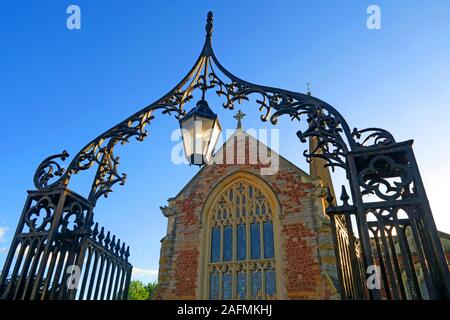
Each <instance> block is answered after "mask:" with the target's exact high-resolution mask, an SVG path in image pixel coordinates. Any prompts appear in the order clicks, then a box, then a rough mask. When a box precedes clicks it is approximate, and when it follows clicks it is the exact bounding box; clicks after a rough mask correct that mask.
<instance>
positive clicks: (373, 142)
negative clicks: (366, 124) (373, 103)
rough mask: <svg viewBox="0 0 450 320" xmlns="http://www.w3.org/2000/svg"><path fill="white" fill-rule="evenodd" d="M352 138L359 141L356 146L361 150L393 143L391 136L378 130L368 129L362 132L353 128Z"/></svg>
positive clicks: (382, 130)
mask: <svg viewBox="0 0 450 320" xmlns="http://www.w3.org/2000/svg"><path fill="white" fill-rule="evenodd" d="M352 136H353V137H354V138H355V139H356V140H361V142H359V141H356V144H357V145H358V146H359V147H361V148H364V147H371V146H379V145H389V144H393V143H395V139H394V137H393V136H392V134H391V133H390V132H388V131H386V130H384V129H380V128H368V129H363V130H358V129H357V128H354V129H353V132H352Z"/></svg>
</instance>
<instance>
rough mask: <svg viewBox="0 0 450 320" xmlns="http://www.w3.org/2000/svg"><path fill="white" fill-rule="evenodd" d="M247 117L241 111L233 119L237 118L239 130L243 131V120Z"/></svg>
mask: <svg viewBox="0 0 450 320" xmlns="http://www.w3.org/2000/svg"><path fill="white" fill-rule="evenodd" d="M245 116H246V114H245V113H243V112H242V111H241V110H238V112H237V113H236V115H235V116H234V117H233V118H235V119H236V120H237V121H238V122H237V127H236V129H237V130H240V129H242V122H241V120H242V119H244V117H245Z"/></svg>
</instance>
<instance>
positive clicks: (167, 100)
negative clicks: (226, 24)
mask: <svg viewBox="0 0 450 320" xmlns="http://www.w3.org/2000/svg"><path fill="white" fill-rule="evenodd" d="M212 31H213V17H212V14H211V13H209V14H208V18H207V24H206V41H205V44H204V46H203V49H202V51H201V53H200V56H199V58H198V59H197V61H196V63H195V64H194V66H193V67H192V69H191V70H190V71H189V73H188V74H187V75H186V76H185V77H184V78H183V79H182V81H180V82H179V83H178V84H177V85H176V86H175V87H174V88H173V89H172V90H171V91H170V92H169V93H167V94H166V95H165V96H164V97H162V98H161V99H159V100H157V101H156V102H155V103H153V104H151V105H149V106H147V107H145V108H143V109H142V110H140V111H139V112H137V113H136V114H134V115H132V116H131V117H129V118H128V119H126V120H125V121H123V122H121V123H119V124H118V125H116V126H115V127H113V128H111V129H110V130H108V131H106V132H105V133H103V134H102V135H100V136H99V137H97V138H96V139H94V140H93V141H91V142H90V143H89V144H87V145H86V146H85V147H84V148H83V149H82V150H81V151H80V152H79V153H78V154H77V155H76V156H75V157H74V158H73V160H72V162H71V163H70V164H69V165H68V167H67V169H64V168H63V167H62V166H60V165H59V164H58V163H57V162H56V161H55V159H60V160H62V161H64V160H65V159H66V158H67V157H68V153H67V152H63V153H61V154H59V155H55V156H52V157H49V158H47V159H45V160H44V161H43V162H42V163H41V164H40V165H39V167H38V169H37V170H36V173H35V177H34V184H35V186H36V188H38V189H39V190H43V189H50V188H54V187H58V186H66V185H67V184H68V183H69V180H70V177H71V176H72V175H73V174H76V173H78V172H80V171H83V170H87V169H89V168H91V167H92V166H94V165H97V173H96V175H95V179H94V182H93V184H92V187H91V192H90V195H89V200H90V201H91V202H92V203H94V204H95V202H96V201H97V199H98V198H99V197H101V196H105V197H107V196H108V194H109V193H110V192H111V191H112V188H113V186H114V185H115V184H117V183H119V184H121V185H123V184H124V183H125V180H126V174H124V173H119V172H118V165H119V157H118V156H115V155H114V147H115V145H116V144H117V143H121V144H125V143H127V142H128V141H129V139H130V138H131V137H135V138H136V140H138V141H142V140H144V139H145V137H146V136H147V131H146V129H145V128H146V126H147V125H148V124H149V123H150V122H151V120H153V119H154V116H153V113H154V111H156V110H161V111H162V113H163V114H169V115H171V114H175V116H176V117H177V118H180V117H181V116H182V115H184V114H185V112H184V105H185V104H186V103H188V102H189V101H190V100H191V99H192V97H193V92H194V90H197V89H198V90H200V91H201V92H202V95H203V97H204V96H205V93H206V92H207V91H209V90H214V91H215V93H216V94H217V95H218V96H220V97H224V98H225V101H224V103H223V106H224V107H225V108H227V109H233V108H234V105H235V103H241V102H243V101H249V100H250V98H251V97H252V96H255V103H256V104H257V105H258V106H259V110H260V112H261V120H262V121H270V122H271V123H272V124H276V123H277V122H278V118H279V117H280V116H283V115H288V116H289V117H290V118H291V120H300V119H301V118H302V117H304V118H306V120H307V124H308V129H307V130H305V131H304V132H302V131H298V133H297V135H298V137H299V138H300V140H301V141H302V142H305V141H306V139H307V138H310V137H315V138H316V139H317V142H318V143H317V146H316V147H315V149H314V150H311V151H309V152H307V151H305V152H304V155H305V157H306V159H307V161H311V160H312V159H313V158H321V159H324V160H325V161H326V166H328V167H331V168H332V169H333V170H334V168H335V167H341V168H344V169H346V155H347V153H348V152H349V151H351V150H357V149H360V148H365V147H367V146H370V145H371V143H374V144H375V145H377V144H380V143H382V144H389V143H393V142H394V138H393V137H392V135H391V134H390V133H388V132H387V131H385V130H382V129H372V128H369V129H364V130H359V131H358V130H356V129H355V130H354V131H353V132H351V130H350V128H349V126H348V125H347V123H346V121H345V120H344V118H343V117H342V116H341V115H340V113H339V112H338V111H337V110H336V109H334V108H333V107H332V106H330V105H329V104H327V103H326V102H324V101H321V100H319V99H317V98H315V97H312V96H311V95H309V94H302V93H297V92H291V91H287V90H282V89H277V88H272V87H266V86H261V85H256V84H253V83H250V82H247V81H244V80H242V79H240V78H238V77H236V76H235V75H233V74H232V73H230V72H229V71H228V70H227V69H225V68H224V67H223V66H222V65H221V64H220V62H219V61H218V59H217V57H216V56H215V54H214V51H213V49H212V45H211V38H212ZM219 73H220V74H219ZM366 134H367V137H366V138H364V139H363V140H362V142H358V141H356V140H359V139H360V138H361V136H362V135H366ZM372 141H373V142H372Z"/></svg>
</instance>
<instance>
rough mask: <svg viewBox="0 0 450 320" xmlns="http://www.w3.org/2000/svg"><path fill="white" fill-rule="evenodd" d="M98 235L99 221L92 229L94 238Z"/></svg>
mask: <svg viewBox="0 0 450 320" xmlns="http://www.w3.org/2000/svg"><path fill="white" fill-rule="evenodd" d="M97 236H98V222H97V223H96V224H95V227H94V230H93V231H92V238H94V239H96V238H97Z"/></svg>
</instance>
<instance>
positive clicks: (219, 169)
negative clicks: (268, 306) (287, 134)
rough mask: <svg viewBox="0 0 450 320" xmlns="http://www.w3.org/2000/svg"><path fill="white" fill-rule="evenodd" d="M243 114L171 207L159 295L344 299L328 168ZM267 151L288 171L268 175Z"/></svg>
mask: <svg viewBox="0 0 450 320" xmlns="http://www.w3.org/2000/svg"><path fill="white" fill-rule="evenodd" d="M238 115H242V114H241V113H240V112H239V113H238ZM237 118H238V127H237V130H236V132H235V133H234V134H233V135H232V136H231V137H230V138H229V139H228V140H227V141H226V142H225V143H224V145H223V146H222V147H221V148H219V149H218V151H217V152H216V153H215V155H214V159H213V161H212V163H210V164H208V165H204V166H203V167H202V168H201V169H200V170H199V172H198V173H197V174H196V175H195V176H194V177H193V178H192V179H191V181H190V182H189V183H188V184H187V185H186V186H185V187H184V188H183V189H182V190H181V191H180V192H179V193H178V194H177V195H176V196H175V197H173V198H170V199H169V200H168V205H167V206H165V207H161V210H162V212H163V214H164V216H165V217H166V218H167V219H168V227H167V234H166V235H165V237H164V238H163V239H162V240H161V256H160V261H159V275H158V288H157V290H156V293H155V294H154V296H153V298H154V299H224V300H225V299H236V300H246V299H258V300H260V299H338V298H339V294H338V291H337V287H338V276H337V270H336V261H335V256H334V251H333V250H334V249H333V239H332V233H331V228H330V224H329V219H328V217H327V216H326V214H325V204H324V201H323V193H324V187H325V186H329V187H331V188H332V185H331V179H330V175H329V172H328V169H325V168H324V167H323V163H322V164H321V163H319V161H321V160H320V159H316V160H313V162H312V163H311V165H310V173H309V174H308V173H306V172H304V171H303V170H301V169H300V168H298V167H297V166H295V165H294V164H292V163H291V162H290V161H288V160H286V159H285V158H283V157H282V156H281V155H278V154H277V153H275V152H274V151H272V150H271V149H270V148H269V147H267V146H266V145H264V144H262V143H261V142H259V141H258V140H256V139H255V138H254V137H252V136H251V135H250V134H248V133H246V132H245V131H244V130H243V129H242V128H241V123H240V121H241V119H240V117H237ZM244 150H245V152H244ZM262 154H267V155H268V156H269V157H270V158H271V159H276V161H278V163H277V166H278V170H276V171H275V172H273V173H271V174H267V172H264V170H263V169H265V168H266V169H267V167H268V165H269V164H267V161H261V159H262V158H261V155H262Z"/></svg>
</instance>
